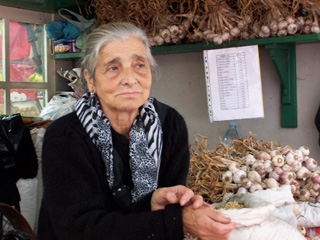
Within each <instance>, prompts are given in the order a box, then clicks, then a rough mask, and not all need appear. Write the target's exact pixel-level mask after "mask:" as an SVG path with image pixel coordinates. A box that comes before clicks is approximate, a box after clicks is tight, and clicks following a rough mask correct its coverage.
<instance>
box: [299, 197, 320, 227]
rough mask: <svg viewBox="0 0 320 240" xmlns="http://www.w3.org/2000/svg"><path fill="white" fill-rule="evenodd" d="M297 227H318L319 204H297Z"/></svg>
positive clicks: (319, 223) (319, 225)
mask: <svg viewBox="0 0 320 240" xmlns="http://www.w3.org/2000/svg"><path fill="white" fill-rule="evenodd" d="M298 205H299V207H300V213H299V215H298V225H299V226H302V227H305V228H313V227H320V203H311V202H298Z"/></svg>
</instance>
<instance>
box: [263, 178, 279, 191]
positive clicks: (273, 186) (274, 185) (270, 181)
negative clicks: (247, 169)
mask: <svg viewBox="0 0 320 240" xmlns="http://www.w3.org/2000/svg"><path fill="white" fill-rule="evenodd" d="M266 185H267V188H270V189H274V190H276V189H278V188H279V183H278V182H277V181H276V180H275V179H274V178H268V179H267V180H266Z"/></svg>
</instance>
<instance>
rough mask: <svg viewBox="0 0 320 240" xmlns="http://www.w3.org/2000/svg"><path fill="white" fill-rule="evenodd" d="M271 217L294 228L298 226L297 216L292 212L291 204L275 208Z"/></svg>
mask: <svg viewBox="0 0 320 240" xmlns="http://www.w3.org/2000/svg"><path fill="white" fill-rule="evenodd" d="M272 216H274V217H277V218H280V219H282V220H283V221H285V222H287V223H289V224H290V225H292V226H293V227H294V228H297V226H298V219H297V216H296V215H295V214H294V211H293V204H286V205H283V206H280V207H277V208H276V209H275V210H274V211H273V213H272Z"/></svg>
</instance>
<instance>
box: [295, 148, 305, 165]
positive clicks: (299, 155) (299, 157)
mask: <svg viewBox="0 0 320 240" xmlns="http://www.w3.org/2000/svg"><path fill="white" fill-rule="evenodd" d="M293 152H294V153H295V154H297V156H298V160H299V161H300V162H302V160H303V158H304V156H303V153H302V151H301V150H294V151H293Z"/></svg>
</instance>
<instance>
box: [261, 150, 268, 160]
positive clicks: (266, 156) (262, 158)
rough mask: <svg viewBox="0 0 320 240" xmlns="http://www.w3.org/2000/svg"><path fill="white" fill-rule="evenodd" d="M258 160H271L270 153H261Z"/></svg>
mask: <svg viewBox="0 0 320 240" xmlns="http://www.w3.org/2000/svg"><path fill="white" fill-rule="evenodd" d="M258 159H259V160H270V159H271V156H270V154H269V153H267V152H264V151H260V152H259V153H258Z"/></svg>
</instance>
